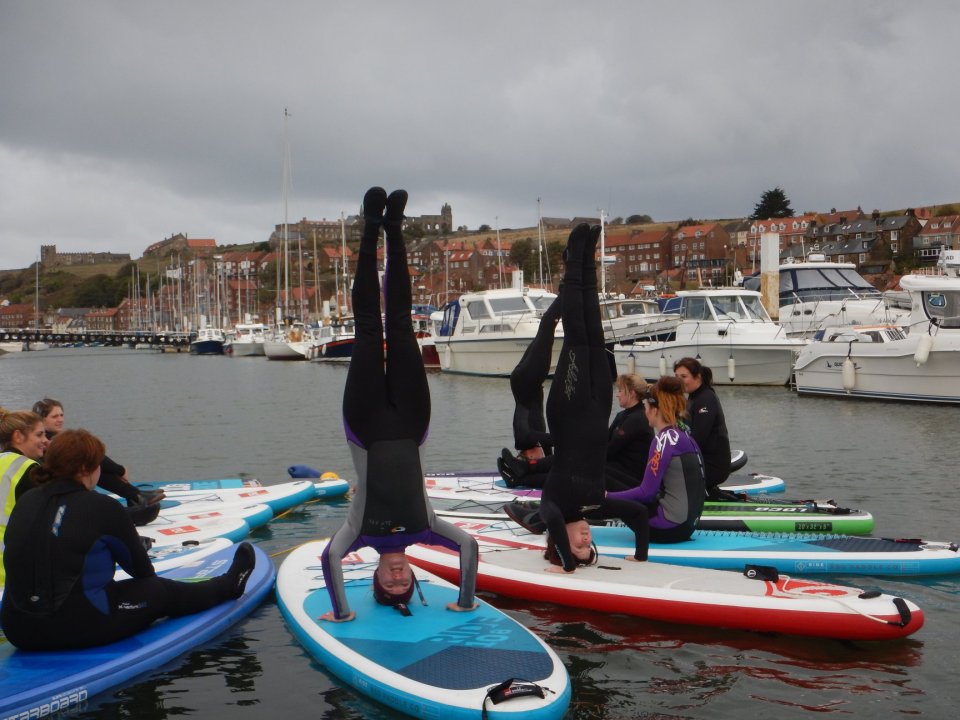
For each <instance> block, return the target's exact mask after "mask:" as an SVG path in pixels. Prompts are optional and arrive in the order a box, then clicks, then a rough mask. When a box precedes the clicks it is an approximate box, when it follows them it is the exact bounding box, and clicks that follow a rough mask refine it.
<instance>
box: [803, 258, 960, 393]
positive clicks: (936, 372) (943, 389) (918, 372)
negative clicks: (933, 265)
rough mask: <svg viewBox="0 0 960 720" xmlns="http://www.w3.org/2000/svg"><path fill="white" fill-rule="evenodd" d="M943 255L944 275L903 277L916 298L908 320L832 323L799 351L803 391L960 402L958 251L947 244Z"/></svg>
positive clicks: (902, 282)
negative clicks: (851, 324) (903, 323)
mask: <svg viewBox="0 0 960 720" xmlns="http://www.w3.org/2000/svg"><path fill="white" fill-rule="evenodd" d="M944 256H945V257H944ZM951 256H952V257H953V262H954V263H956V264H954V265H953V266H951V265H950V258H951ZM941 259H942V261H944V262H943V264H942V265H941V268H942V269H943V270H945V271H946V272H945V273H944V274H942V275H905V276H904V277H903V278H901V280H900V286H901V287H902V288H903V289H904V290H905V291H906V292H907V293H909V295H910V300H911V307H910V318H909V323H908V324H907V325H906V327H900V326H878V327H866V326H863V327H850V328H830V329H829V331H824V332H823V333H822V335H821V336H820V337H819V339H818V340H816V341H815V342H812V343H810V344H809V345H808V346H807V347H806V348H804V349H803V350H801V351H800V354H799V355H798V357H797V361H796V364H795V366H794V381H795V383H796V388H797V391H798V392H799V393H800V394H821V395H836V396H842V397H859V398H877V399H886V400H911V401H916V402H939V403H960V277H958V276H957V265H960V252H958V251H947V250H945V251H943V255H942V257H941Z"/></svg>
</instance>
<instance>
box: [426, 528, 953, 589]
mask: <svg viewBox="0 0 960 720" xmlns="http://www.w3.org/2000/svg"><path fill="white" fill-rule="evenodd" d="M437 514H438V515H443V513H439V512H438V513H437ZM448 520H450V521H451V522H453V523H454V524H455V525H459V526H460V527H462V528H463V529H464V530H466V531H467V532H469V533H470V534H471V535H474V536H475V537H477V538H478V539H482V540H487V541H490V542H493V543H499V544H501V545H505V546H508V547H529V548H543V547H544V546H545V544H546V535H534V534H532V533H530V532H527V531H526V530H524V529H523V528H522V527H520V526H519V525H517V524H516V523H513V522H509V521H497V520H493V521H491V520H464V519H456V518H448ZM591 531H592V534H593V541H594V543H596V545H597V549H598V551H599V552H600V554H601V555H611V556H619V557H623V556H625V555H627V554H632V553H633V549H634V537H633V533H632V532H631V531H630V530H629V529H628V528H625V527H593V528H591ZM649 557H650V560H651V561H654V562H666V563H674V564H676V565H688V566H694V567H706V568H714V569H718V570H743V568H744V567H745V566H746V565H769V566H771V567H775V568H776V569H777V570H778V571H779V572H781V573H790V574H793V573H796V574H799V575H813V574H820V573H830V574H834V575H891V576H907V577H911V576H924V575H952V574H956V573H960V546H958V545H957V543H952V542H934V541H927V540H915V539H889V538H873V537H854V536H849V535H814V534H801V533H782V534H780V533H743V532H722V531H717V530H697V531H696V532H694V534H693V537H692V538H691V539H690V540H687V541H685V542H681V543H671V544H660V543H651V544H650V555H649Z"/></svg>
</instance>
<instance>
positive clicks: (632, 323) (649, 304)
mask: <svg viewBox="0 0 960 720" xmlns="http://www.w3.org/2000/svg"><path fill="white" fill-rule="evenodd" d="M600 317H601V319H602V321H603V333H604V337H605V338H606V340H607V342H612V343H616V342H625V341H629V340H631V339H643V338H646V339H651V340H656V339H664V338H665V337H666V336H667V335H668V334H669V333H671V332H673V330H674V329H675V328H676V327H677V323H679V322H680V317H679V316H678V315H676V314H674V313H670V314H667V313H664V312H662V311H661V310H660V306H659V305H658V304H657V301H656V300H654V299H653V298H625V297H623V296H620V297H612V298H601V300H600Z"/></svg>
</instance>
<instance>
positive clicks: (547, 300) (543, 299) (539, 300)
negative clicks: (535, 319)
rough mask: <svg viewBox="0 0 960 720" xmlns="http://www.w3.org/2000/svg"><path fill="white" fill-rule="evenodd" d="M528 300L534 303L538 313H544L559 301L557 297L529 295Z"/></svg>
mask: <svg viewBox="0 0 960 720" xmlns="http://www.w3.org/2000/svg"><path fill="white" fill-rule="evenodd" d="M527 299H528V300H529V301H530V302H532V303H533V306H534V307H535V308H536V309H537V312H539V313H542V312H543V311H544V310H546V309H547V308H548V307H550V305H551V304H552V303H553V301H554V300H556V299H557V296H556V295H528V296H527Z"/></svg>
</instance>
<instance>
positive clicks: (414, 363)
mask: <svg viewBox="0 0 960 720" xmlns="http://www.w3.org/2000/svg"><path fill="white" fill-rule="evenodd" d="M406 203H407V193H406V191H404V190H395V191H394V192H392V193H390V196H389V197H387V193H386V192H385V191H384V190H383V189H382V188H379V187H374V188H370V190H368V191H367V193H366V195H365V196H364V198H363V215H364V228H363V237H362V239H361V241H360V252H359V254H358V260H357V269H356V273H355V275H354V278H353V290H352V298H353V311H354V317H355V318H356V340H355V344H354V349H353V356H352V358H351V360H350V369H349V371H348V372H347V382H346V386H345V387H344V391H343V420H344V428H345V429H346V433H347V443H348V445H349V447H350V452H351V454H352V455H353V461H354V465H355V466H356V469H357V484H356V487H355V488H354V496H353V500H352V501H351V503H350V509H349V511H348V513H347V519H346V520H345V521H344V523H343V525H342V526H341V527H340V529H339V530H337V532H336V534H335V535H334V536H333V539H331V541H330V542H329V543H328V544H327V546H326V548H325V549H324V551H323V556H322V558H321V562H322V566H323V577H324V580H325V581H326V586H327V590H328V592H329V593H330V600H331V604H332V605H333V610H331V611H330V612H327V613H324V614H323V615H322V616H321V618H320V619H321V620H330V621H335V622H343V621H347V620H353V619H354V617H355V614H354V613H353V612H352V611H351V610H350V607H349V605H348V604H347V597H346V593H345V592H344V586H343V568H342V565H341V563H342V560H343V557H344V556H345V555H346V554H347V553H348V552H350V551H352V550H355V549H357V548H360V547H372V548H374V549H376V550H377V552H379V553H380V561H379V563H378V566H377V569H376V570H375V572H374V575H373V594H374V597H375V598H376V600H377V602H379V603H381V604H384V605H393V606H394V607H398V608H399V609H400V611H401V612H404V613H406V612H409V610H408V608H407V603H408V602H409V600H410V598H411V597H412V595H413V591H414V587H415V585H416V580H415V578H414V575H413V570H412V569H411V567H410V564H409V563H408V561H407V558H406V555H405V554H404V550H405V549H406V547H407V546H408V545H413V544H414V543H420V542H423V543H432V544H436V545H443V546H445V547H448V548H450V549H452V550H458V551H459V553H460V596H459V598H458V600H457V602H456V603H450V604H449V605H447V608H448V609H449V610H455V611H469V610H473V609H475V608H476V604H475V602H474V589H475V586H476V574H477V541H476V540H474V539H473V538H472V537H470V535H468V534H467V533H466V532H464V531H463V530H461V529H460V528H458V527H455V526H453V525H451V524H449V523H446V522H444V521H442V520H440V519H439V518H437V517H436V515H435V514H434V512H433V508H432V507H431V506H430V503H429V502H428V500H427V493H426V488H425V486H424V481H423V470H422V468H421V462H420V452H421V447H422V445H423V443H424V442H425V441H426V438H427V429H428V426H429V423H430V390H429V388H428V387H427V375H426V371H425V370H424V368H423V358H422V356H421V354H420V348H419V346H418V345H417V340H416V337H415V336H414V332H413V321H412V319H411V315H410V310H411V302H412V298H411V292H410V274H409V272H408V270H407V250H406V247H405V245H404V241H403V232H402V224H403V211H404V208H405V207H406ZM384 210H386V212H384ZM381 226H382V227H383V229H384V231H385V233H386V252H385V253H384V257H385V260H386V270H385V272H384V293H383V294H384V313H383V317H384V318H385V323H386V336H384V319H381V315H380V283H379V280H378V277H377V242H378V239H379V236H380V228H381ZM384 337H386V341H384Z"/></svg>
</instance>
